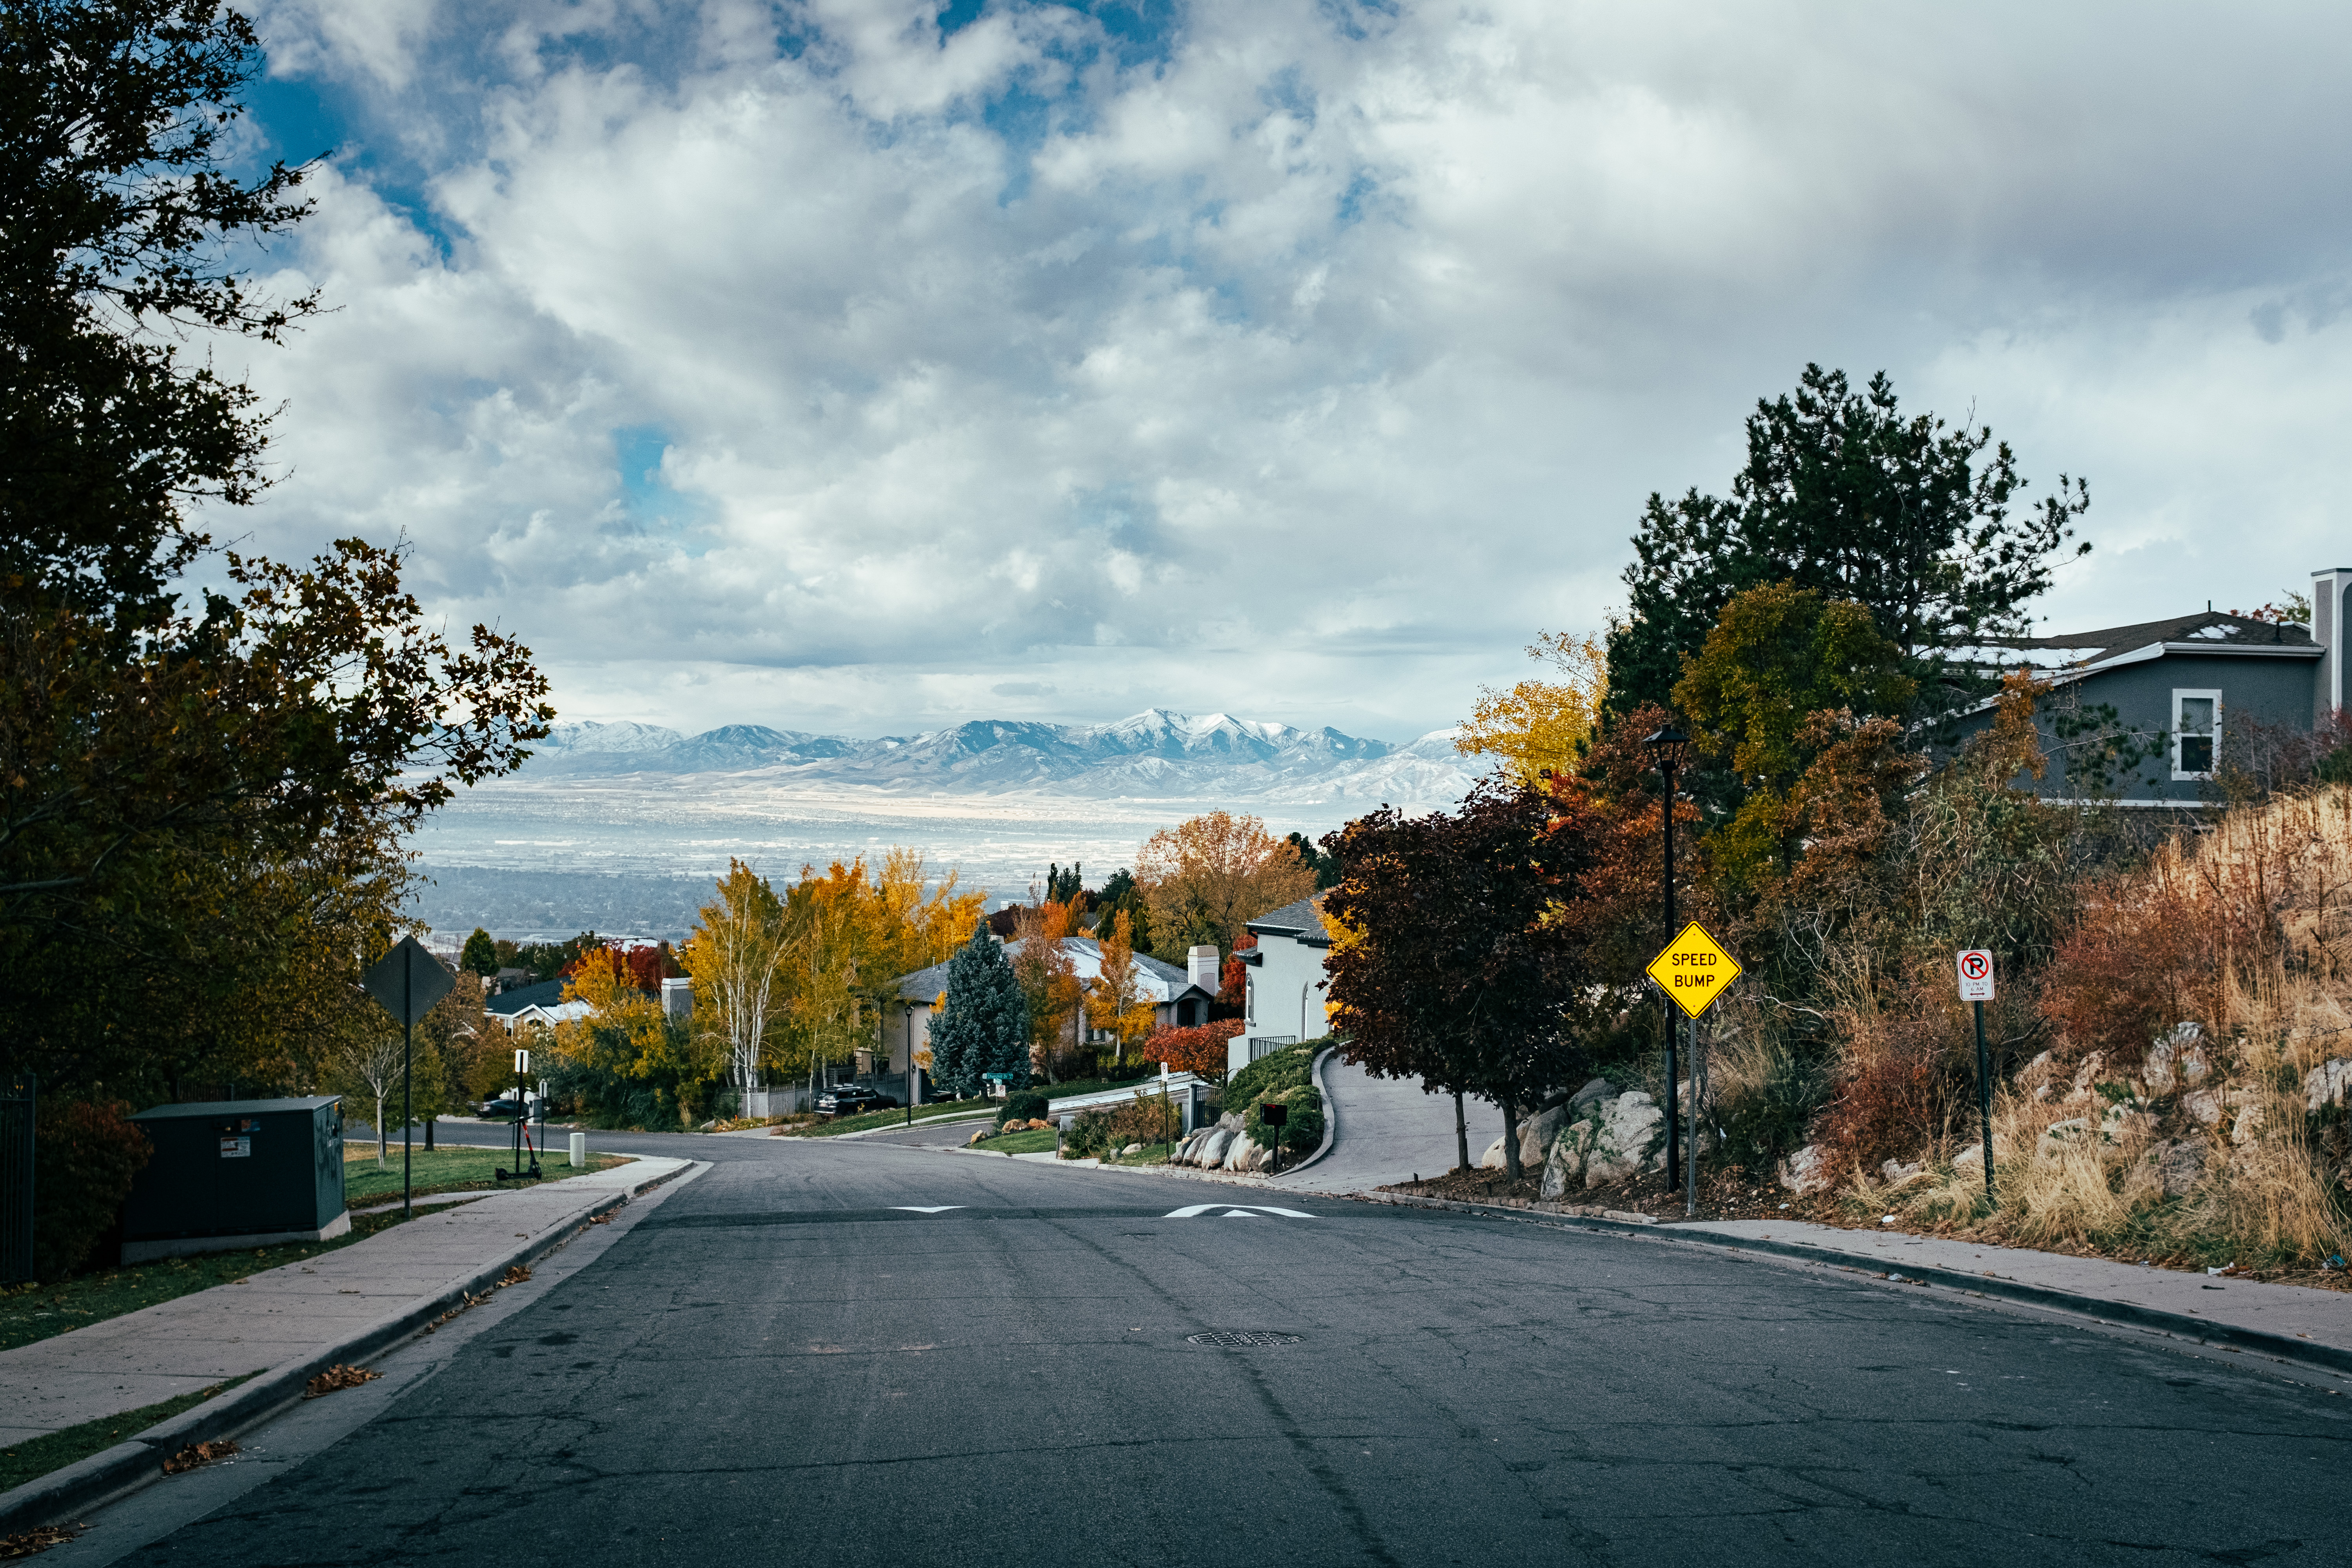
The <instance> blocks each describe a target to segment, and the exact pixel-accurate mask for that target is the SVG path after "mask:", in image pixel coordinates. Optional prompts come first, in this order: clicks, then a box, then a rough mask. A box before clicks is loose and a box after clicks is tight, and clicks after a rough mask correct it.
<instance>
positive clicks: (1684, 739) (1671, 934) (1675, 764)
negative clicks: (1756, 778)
mask: <svg viewBox="0 0 2352 1568" xmlns="http://www.w3.org/2000/svg"><path fill="white" fill-rule="evenodd" d="M1642 744H1643V746H1644V747H1645V748H1647V749H1648V751H1649V753H1650V761H1651V763H1653V764H1654V766H1655V767H1656V768H1657V770H1658V777H1659V778H1660V779H1661V780H1662V781H1663V782H1664V785H1665V788H1664V792H1663V802H1664V804H1663V805H1662V808H1661V809H1662V811H1663V813H1664V820H1665V839H1666V843H1665V861H1664V866H1663V867H1662V868H1660V871H1659V881H1660V883H1661V884H1662V886H1663V887H1664V890H1665V904H1666V940H1667V941H1668V942H1672V941H1673V940H1674V939H1675V770H1676V769H1678V768H1680V767H1681V766H1682V765H1683V763H1685V762H1686V761H1688V760H1689V757H1690V746H1691V739H1690V737H1689V736H1688V735H1685V734H1684V733H1683V732H1682V731H1681V730H1679V729H1677V728H1676V727H1675V722H1674V721H1672V720H1671V719H1670V720H1668V721H1666V722H1665V724H1664V725H1663V726H1662V727H1660V728H1659V729H1657V730H1654V731H1651V732H1650V733H1649V734H1647V735H1645V736H1643V738H1642ZM1658 1021H1659V1022H1660V1023H1661V1024H1662V1025H1664V1033H1665V1037H1666V1189H1667V1190H1668V1191H1669V1192H1671V1191H1673V1190H1674V1189H1675V1188H1676V1187H1678V1186H1680V1185H1682V1161H1681V1152H1682V1140H1681V1136H1680V1128H1679V1123H1678V1122H1677V1121H1676V1118H1675V1110H1676V1106H1675V1100H1676V1099H1677V1096H1676V1094H1675V1037H1676V1035H1677V1034H1679V1033H1680V1031H1679V1030H1678V1029H1677V1028H1676V1027H1675V1005H1674V1002H1673V1001H1672V1000H1671V999H1670V998H1668V997H1667V996H1666V994H1664V992H1661V993H1659V995H1658Z"/></svg>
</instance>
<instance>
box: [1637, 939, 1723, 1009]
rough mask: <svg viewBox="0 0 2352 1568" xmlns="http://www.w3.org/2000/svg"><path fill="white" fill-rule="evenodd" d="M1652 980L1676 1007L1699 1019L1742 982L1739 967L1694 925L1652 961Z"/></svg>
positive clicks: (1721, 948) (1650, 971)
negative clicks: (1736, 982)
mask: <svg viewBox="0 0 2352 1568" xmlns="http://www.w3.org/2000/svg"><path fill="white" fill-rule="evenodd" d="M1649 974H1650V978H1651V979H1653V980H1654V981H1656V982H1657V983H1658V989H1659V990H1661V991H1664V993H1665V994H1667V995H1669V996H1671V997H1673V998H1674V1000H1675V1006H1677V1007H1680V1008H1681V1009H1682V1010H1683V1011H1684V1012H1685V1013H1687V1014H1689V1015H1690V1016H1692V1017H1694V1018H1696V1017H1697V1016H1699V1015H1700V1014H1702V1013H1704V1012H1706V1010H1707V1009H1708V1008H1709V1007H1712V1006H1714V1005H1715V999H1716V998H1717V997H1718V996H1720V995H1722V994H1723V993H1724V989H1725V987H1727V986H1728V985H1729V984H1731V983H1732V982H1733V981H1735V980H1737V979H1738V978H1739V963H1738V960H1737V959H1735V958H1733V957H1732V956H1731V954H1729V953H1727V952H1724V951H1723V946H1722V944H1721V943H1720V942H1717V941H1716V940H1715V938H1713V937H1711V936H1709V935H1707V934H1706V927H1704V926H1702V925H1700V924H1699V923H1698V921H1691V922H1690V924H1688V925H1686V926H1685V927H1683V929H1682V934H1681V935H1679V936H1677V937H1675V940H1674V941H1672V942H1668V943H1666V946H1665V951H1664V952H1661V953H1659V954H1658V956H1657V957H1655V958H1654V959H1652V960H1650V969H1649Z"/></svg>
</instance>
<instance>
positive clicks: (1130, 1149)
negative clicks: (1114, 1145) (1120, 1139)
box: [1118, 1143, 1143, 1160]
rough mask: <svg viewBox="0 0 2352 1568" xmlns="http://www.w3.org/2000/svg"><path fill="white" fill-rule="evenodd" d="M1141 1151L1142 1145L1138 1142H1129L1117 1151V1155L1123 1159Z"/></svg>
mask: <svg viewBox="0 0 2352 1568" xmlns="http://www.w3.org/2000/svg"><path fill="white" fill-rule="evenodd" d="M1142 1152H1143V1145H1142V1144H1140V1143H1129V1145H1128V1146H1127V1147H1126V1148H1124V1149H1121V1150H1120V1151H1119V1152H1118V1157H1119V1158H1120V1159H1122V1160H1125V1159H1129V1158H1132V1157H1133V1156H1135V1155H1137V1154H1140V1153H1142Z"/></svg>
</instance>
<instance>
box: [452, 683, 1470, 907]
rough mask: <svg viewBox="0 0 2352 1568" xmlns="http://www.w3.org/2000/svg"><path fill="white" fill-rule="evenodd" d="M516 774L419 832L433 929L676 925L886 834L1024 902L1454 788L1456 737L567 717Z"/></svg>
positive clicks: (1427, 800) (1203, 726)
mask: <svg viewBox="0 0 2352 1568" xmlns="http://www.w3.org/2000/svg"><path fill="white" fill-rule="evenodd" d="M532 750H533V752H534V755H533V756H532V757H531V759H530V762H528V763H525V764H524V766H523V768H522V770H521V771H520V773H517V774H516V775H514V776H513V777H511V778H508V779H501V780H498V781H495V782H493V783H491V784H484V785H481V786H478V787H477V788H475V789H471V790H466V791H461V792H460V793H459V795H458V797H457V800H455V801H454V802H452V803H451V805H449V806H448V807H447V808H446V809H445V810H443V811H442V812H440V813H438V814H436V816H435V818H434V819H433V820H432V822H431V823H430V824H428V826H426V827H425V829H424V830H423V831H422V832H420V833H419V834H418V835H417V837H416V838H415V841H414V847H415V850H416V851H417V856H418V860H419V863H420V869H422V870H423V871H424V872H425V875H427V876H428V877H430V878H432V879H433V885H431V886H429V887H427V888H426V889H424V890H423V894H422V896H421V897H420V898H419V900H417V902H416V904H415V910H416V912H417V913H418V914H419V915H420V917H421V918H423V919H424V920H425V921H427V922H428V923H429V924H431V925H432V926H433V927H435V929H436V930H440V931H453V930H454V931H466V930H469V929H471V928H472V927H473V926H474V925H476V924H482V925H486V926H488V927H489V928H490V929H491V930H493V931H497V932H498V933H499V934H500V935H515V936H522V935H542V934H559V935H569V934H570V933H571V932H572V931H579V930H582V929H584V928H588V927H593V928H594V929H596V930H599V931H607V932H611V933H615V934H618V933H631V934H640V935H648V936H673V937H674V936H678V935H682V934H684V931H685V930H686V929H687V927H688V924H689V923H690V921H691V912H692V910H693V909H694V908H695V907H696V906H697V905H698V903H700V902H701V900H702V899H703V897H704V896H706V895H707V892H708V889H709V879H710V878H711V877H713V876H715V875H717V874H718V873H719V872H720V871H723V870H724V869H725V868H726V866H727V862H728V860H729V859H730V858H739V859H742V860H745V861H747V862H749V863H751V865H753V866H755V867H756V868H758V869H759V870H761V872H762V873H763V874H764V875H767V876H770V877H772V878H777V879H790V878H792V877H793V876H796V875H797V874H798V872H799V869H800V867H801V866H802V865H803V864H815V865H820V866H822V865H824V864H825V863H826V862H828V861H830V860H833V859H836V858H838V859H844V860H846V859H848V858H852V857H853V856H856V855H860V854H863V855H865V856H866V857H867V858H869V859H874V858H879V857H880V855H881V854H883V853H884V852H885V851H887V849H888V848H889V847H892V846H894V845H905V846H908V847H913V848H917V849H920V850H922V851H923V852H924V854H925V855H926V856H927V857H928V858H929V861H930V863H931V865H932V867H933V868H934V869H935V870H939V871H944V870H946V869H948V868H954V869H956V870H957V871H958V872H959V874H960V875H961V877H962V879H963V882H964V885H966V886H972V885H978V886H982V887H985V888H987V889H990V891H991V892H992V893H993V894H995V895H997V896H999V897H1020V896H1024V894H1025V893H1026V890H1027V888H1028V886H1029V884H1030V883H1032V882H1034V881H1036V880H1038V879H1041V878H1042V877H1043V875H1044V873H1045V867H1046V865H1047V864H1048V863H1049V862H1058V863H1059V864H1062V865H1065V866H1066V865H1068V864H1070V863H1071V862H1072V861H1073V860H1078V861H1082V862H1083V863H1084V865H1085V867H1086V870H1087V880H1088V881H1089V882H1092V883H1099V882H1100V880H1101V879H1102V878H1103V877H1104V876H1106V875H1108V873H1109V872H1110V871H1111V870H1112V869H1113V868H1116V867H1118V866H1123V865H1128V864H1130V863H1131V862H1132V860H1133V858H1134V855H1135V851H1136V849H1137V847H1139V845H1140V844H1141V843H1142V841H1143V840H1144V839H1145V838H1146V837H1150V834H1151V833H1152V832H1153V831H1154V830H1155V829H1157V828H1160V827H1164V826H1171V825H1172V824H1174V823H1175V822H1177V821H1180V820H1181V819H1182V818H1183V817H1184V816H1190V815H1192V814H1193V813H1195V812H1200V811H1208V810H1214V809H1218V808H1220V807H1222V808H1226V809H1230V810H1234V811H1244V812H1250V813H1254V814H1255V815H1257V816H1262V817H1264V818H1265V822H1266V825H1267V826H1268V827H1270V828H1271V829H1273V830H1274V831H1275V832H1276V833H1286V832H1291V831H1297V832H1303V833H1306V834H1307V835H1308V836H1309V837H1320V836H1321V835H1323V834H1324V833H1327V832H1328V831H1330V830H1331V829H1332V828H1335V827H1337V826H1339V825H1340V824H1341V823H1343V822H1346V821H1347V820H1348V819H1349V818H1350V817H1354V816H1360V815H1362V814H1363V813H1364V812H1366V811H1368V810H1370V809H1372V808H1373V807H1375V806H1378V805H1381V804H1383V803H1386V804H1390V805H1398V806H1402V807H1406V808H1408V809H1416V810H1419V809H1428V808H1431V807H1435V806H1443V805H1451V804H1453V803H1454V802H1455V801H1457V800H1459V799H1460V798H1461V796H1462V795H1463V793H1464V792H1465V791H1466V790H1467V789H1468V787H1469V784H1470V781H1471V780H1472V778H1473V777H1475V774H1476V773H1477V772H1478V771H1479V769H1478V768H1477V767H1476V766H1475V763H1474V761H1473V760H1472V759H1468V758H1465V757H1463V756H1462V755H1460V754H1459V753H1458V752H1456V751H1455V750H1454V732H1453V731H1435V732H1433V733H1431V734H1428V735H1423V736H1422V737H1420V738H1419V739H1417V740H1414V741H1412V742H1403V743H1395V742H1386V741H1378V740H1368V739H1364V738H1361V737H1358V736H1353V735H1348V734H1343V733H1341V732H1340V731H1337V730H1333V729H1329V728H1324V729H1318V730H1300V729H1297V728H1294V727H1292V726H1289V725H1285V724H1276V723H1268V722H1261V721H1248V720H1242V719H1235V718H1232V717H1230V716H1228V715H1224V714H1209V715H1205V716H1201V717H1193V716H1190V715H1186V714H1181V713H1174V712H1171V711H1168V710H1164V709H1150V710H1146V711H1144V712H1142V713H1139V714H1137V715H1135V716H1134V717H1132V718H1129V719H1125V720H1121V721H1118V722H1117V723H1112V724H1098V725H1081V724H1048V723H1040V722H1035V721H1013V720H976V721H970V722H966V723H961V724H957V725H954V726H952V727H950V728H948V729H943V730H938V731H929V732H927V733H922V734H917V735H907V736H887V737H883V738H881V739H878V740H858V739H853V738H848V737H844V736H837V735H815V734H808V733H803V732H800V731H789V730H779V729H772V728H769V727H766V726H763V725H755V724H731V725H727V726H724V727H722V728H719V729H716V730H711V731H705V732H703V733H701V734H696V735H688V734H685V733H683V732H681V731H677V730H674V729H667V728H665V727H662V726H659V725H654V724H643V723H628V722H620V723H596V722H593V721H584V722H572V723H564V724H560V725H558V726H556V728H555V731H554V733H553V734H552V735H551V736H550V737H549V738H548V739H547V740H545V741H542V742H538V743H537V744H536V745H535V746H534V747H533V748H532Z"/></svg>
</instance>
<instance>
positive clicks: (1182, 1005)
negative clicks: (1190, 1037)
mask: <svg viewBox="0 0 2352 1568" xmlns="http://www.w3.org/2000/svg"><path fill="white" fill-rule="evenodd" d="M1200 1021H1201V1005H1200V1004H1199V1003H1198V1002H1193V1001H1190V1000H1187V1001H1183V1002H1179V1003H1177V1004H1176V1026H1177V1027H1178V1028H1180V1029H1189V1028H1192V1026H1195V1025H1197V1024H1198V1023H1200Z"/></svg>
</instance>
